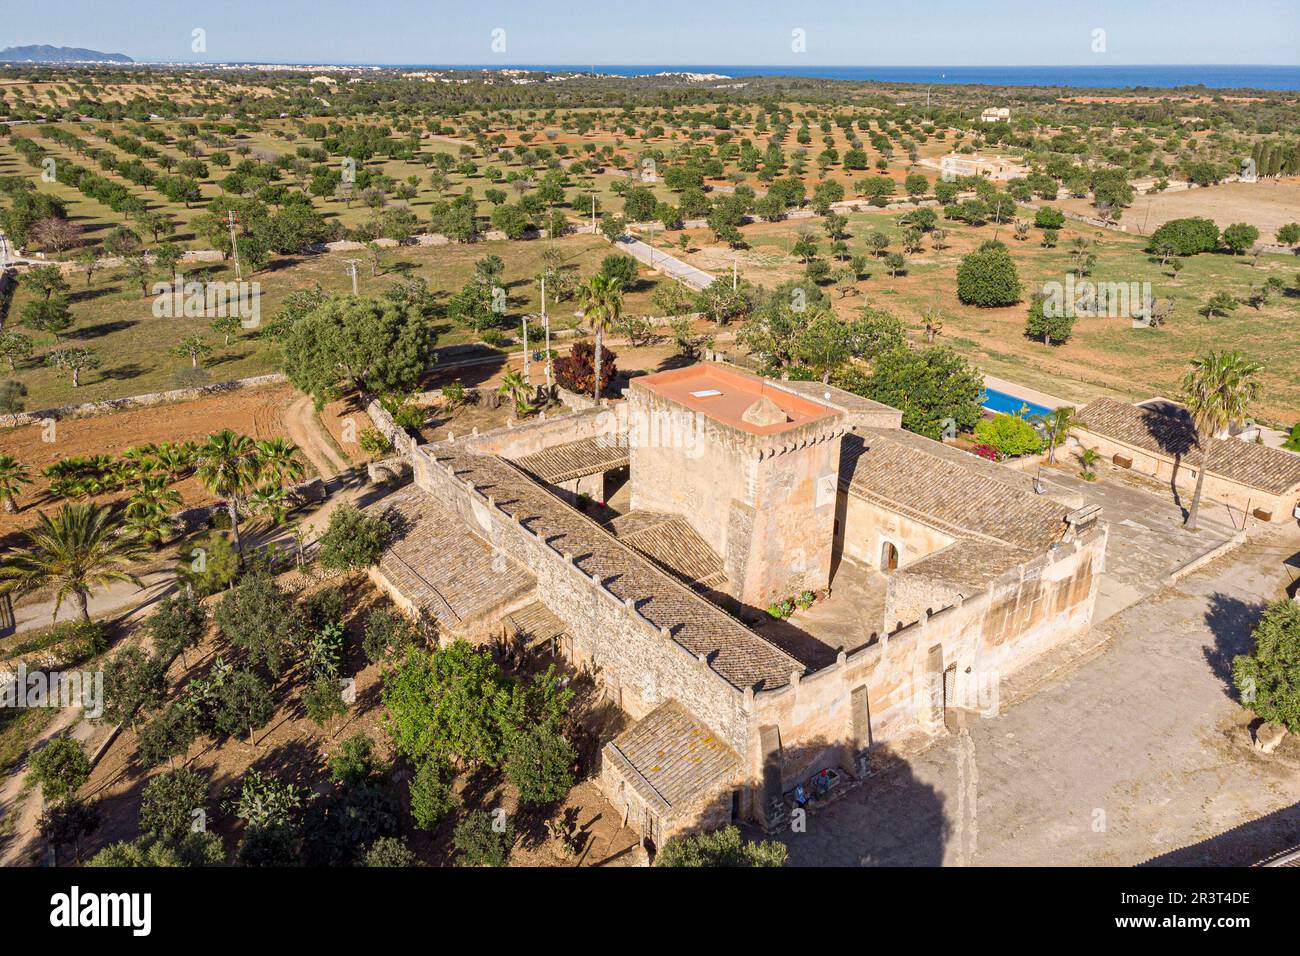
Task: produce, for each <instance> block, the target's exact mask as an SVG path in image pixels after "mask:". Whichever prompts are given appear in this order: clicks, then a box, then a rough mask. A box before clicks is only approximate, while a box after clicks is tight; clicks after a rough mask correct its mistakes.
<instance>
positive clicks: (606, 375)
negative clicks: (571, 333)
mask: <svg viewBox="0 0 1300 956" xmlns="http://www.w3.org/2000/svg"><path fill="white" fill-rule="evenodd" d="M600 356H601V358H600V363H601V364H600V378H601V382H600V392H601V394H602V395H603V394H605V391H606V389H608V388H609V383H610V382H612V381H613V380H614V376H615V375H617V374H618V369H617V368H616V367H615V365H614V362H615V360H616V359H617V358H618V356H617V355H616V354H615V353H614V352H613V351H611V350H610V349H608V348H606V347H605V346H603V345H602V346H601V352H600ZM595 362H596V346H595V345H594V344H593V343H591V342H575V343H574V345H573V348H572V350H571V351H570V352H569V354H568V355H565V356H561V357H560V358H558V359H556V360H555V362H554V363H553V365H552V368H553V370H554V372H555V380H556V381H557V382H558V383H559V384H560V386H561V387H562V388H567V389H568V390H569V391H571V392H577V393H578V394H579V395H590V394H591V391H592V386H593V385H594V384H595V378H596V370H595Z"/></svg>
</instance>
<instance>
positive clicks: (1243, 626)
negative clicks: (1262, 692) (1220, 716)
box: [1201, 592, 1266, 703]
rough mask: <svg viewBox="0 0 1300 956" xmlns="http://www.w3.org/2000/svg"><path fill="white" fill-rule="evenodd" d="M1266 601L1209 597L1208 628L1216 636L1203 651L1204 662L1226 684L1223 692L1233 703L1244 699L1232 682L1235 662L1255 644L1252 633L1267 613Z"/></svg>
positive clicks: (1217, 595) (1206, 623) (1216, 595)
mask: <svg viewBox="0 0 1300 956" xmlns="http://www.w3.org/2000/svg"><path fill="white" fill-rule="evenodd" d="M1265 606H1266V605H1265V603H1264V602H1263V601H1253V602H1247V601H1242V600H1241V599H1240V598H1235V597H1232V596H1231V595H1228V594H1223V593H1220V592H1216V593H1214V594H1212V595H1210V604H1209V607H1208V608H1207V609H1206V611H1205V625H1206V626H1207V627H1208V628H1209V629H1210V632H1211V633H1212V634H1213V635H1214V643H1213V644H1209V645H1206V646H1205V647H1203V648H1201V653H1202V654H1204V655H1205V662H1206V663H1207V664H1209V665H1210V670H1211V671H1212V672H1213V674H1214V676H1215V677H1217V678H1218V679H1219V681H1220V683H1222V684H1223V692H1224V693H1225V694H1227V695H1228V697H1229V698H1230V699H1231V700H1234V701H1236V702H1238V703H1240V702H1241V696H1240V694H1239V693H1238V692H1237V688H1236V686H1235V685H1234V684H1233V682H1232V659H1233V658H1234V657H1236V656H1237V655H1238V654H1245V653H1248V652H1249V651H1250V649H1251V647H1252V646H1253V645H1254V641H1253V639H1252V637H1251V632H1252V631H1253V630H1254V628H1255V625H1256V624H1258V623H1259V619H1260V616H1261V615H1262V614H1263V613H1264V608H1265Z"/></svg>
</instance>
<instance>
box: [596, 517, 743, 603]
mask: <svg viewBox="0 0 1300 956" xmlns="http://www.w3.org/2000/svg"><path fill="white" fill-rule="evenodd" d="M606 527H608V528H609V530H610V531H611V532H613V533H614V535H615V536H616V537H617V538H618V539H619V540H620V541H622V542H624V543H625V544H630V545H631V546H632V547H634V548H636V549H637V550H638V551H640V552H641V553H642V554H644V555H645V556H646V557H647V558H649V559H650V560H651V561H653V562H655V564H658V565H659V566H660V567H662V568H664V569H665V570H667V571H670V572H671V573H673V574H675V575H677V577H679V578H681V579H682V580H683V581H685V582H686V583H687V584H691V585H699V586H701V587H705V588H713V589H715V590H716V589H720V588H721V587H722V586H723V585H724V584H726V582H727V573H726V571H725V569H724V568H723V564H722V559H721V558H720V557H718V553H717V552H716V551H714V550H713V549H712V548H710V547H709V546H708V544H707V543H706V542H705V540H704V539H703V538H701V537H700V536H699V534H698V532H696V530H695V529H694V528H692V527H691V526H690V524H689V523H688V522H687V521H686V519H685V518H682V517H679V516H678V515H669V514H660V513H658V512H654V511H630V512H628V513H627V514H625V515H620V516H619V517H617V518H615V519H614V520H613V521H611V522H609V524H608V525H606Z"/></svg>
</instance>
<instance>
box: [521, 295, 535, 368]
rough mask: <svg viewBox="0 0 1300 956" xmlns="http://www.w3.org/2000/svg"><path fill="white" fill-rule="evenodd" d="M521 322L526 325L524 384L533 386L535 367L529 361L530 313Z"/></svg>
mask: <svg viewBox="0 0 1300 956" xmlns="http://www.w3.org/2000/svg"><path fill="white" fill-rule="evenodd" d="M521 321H522V322H523V325H524V384H525V385H532V384H533V372H532V368H533V367H532V363H531V362H530V361H529V355H528V313H527V312H525V313H524V315H523V319H522V320H521Z"/></svg>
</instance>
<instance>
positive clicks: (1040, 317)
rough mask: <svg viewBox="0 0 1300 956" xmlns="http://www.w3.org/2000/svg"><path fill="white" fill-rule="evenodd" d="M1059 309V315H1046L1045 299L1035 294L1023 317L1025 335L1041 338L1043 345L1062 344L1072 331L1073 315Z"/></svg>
mask: <svg viewBox="0 0 1300 956" xmlns="http://www.w3.org/2000/svg"><path fill="white" fill-rule="evenodd" d="M1060 311H1061V314H1060V315H1048V314H1047V306H1046V300H1045V299H1044V298H1043V297H1042V296H1041V295H1038V294H1035V295H1034V299H1033V301H1032V302H1030V303H1029V316H1028V318H1026V319H1025V337H1026V338H1031V339H1038V340H1041V341H1042V342H1043V343H1044V344H1045V345H1064V344H1065V343H1066V342H1067V341H1069V339H1070V336H1071V335H1072V334H1073V333H1074V316H1072V315H1067V314H1066V313H1065V310H1064V309H1062V310H1060Z"/></svg>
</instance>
